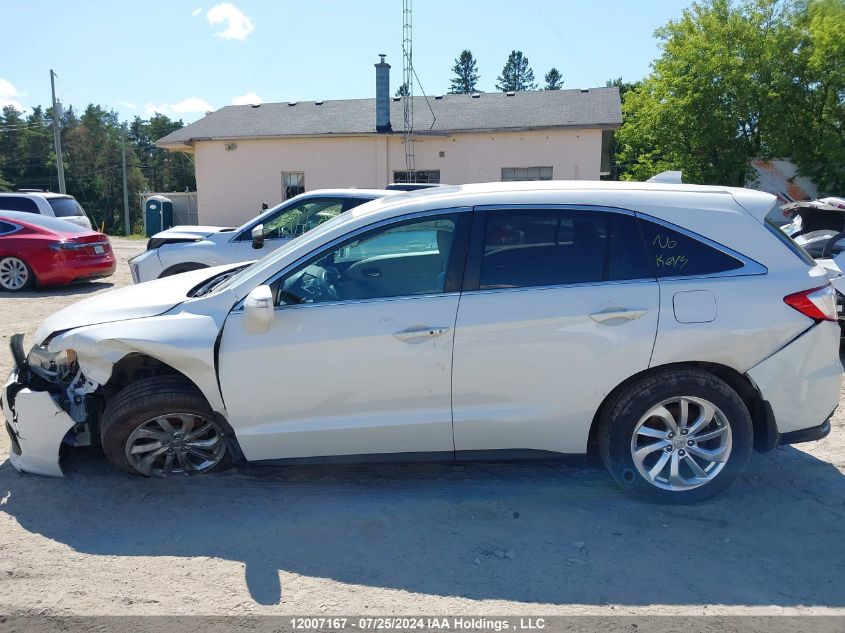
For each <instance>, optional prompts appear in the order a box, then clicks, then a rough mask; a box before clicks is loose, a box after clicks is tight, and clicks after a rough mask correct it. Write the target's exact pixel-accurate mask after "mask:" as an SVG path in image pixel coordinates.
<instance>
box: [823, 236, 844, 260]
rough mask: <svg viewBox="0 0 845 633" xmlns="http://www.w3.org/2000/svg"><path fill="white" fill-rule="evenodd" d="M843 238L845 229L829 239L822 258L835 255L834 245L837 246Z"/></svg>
mask: <svg viewBox="0 0 845 633" xmlns="http://www.w3.org/2000/svg"><path fill="white" fill-rule="evenodd" d="M842 238H845V231H840V232H839V233H837V234H836V235H834V236H833V237H831V238H830V239H829V240H828V241H827V243H826V244H825V245H824V248H823V249H822V259H829V258H830V257H833V247H834V246H836V244H837V243H838V242H839V241H840V240H842ZM840 252H841V251H840Z"/></svg>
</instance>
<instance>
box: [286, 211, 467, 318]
mask: <svg viewBox="0 0 845 633" xmlns="http://www.w3.org/2000/svg"><path fill="white" fill-rule="evenodd" d="M457 225H458V218H457V215H456V214H450V215H439V216H432V217H427V218H422V219H417V220H412V221H405V222H401V223H398V224H391V225H390V226H387V227H381V228H379V229H374V230H372V231H369V232H367V233H364V234H363V235H361V236H360V237H357V238H354V239H352V240H350V241H347V242H345V243H344V244H342V245H341V246H338V247H334V248H332V249H330V250H329V251H328V252H325V251H324V252H323V253H321V254H319V255H318V256H317V257H316V258H314V259H312V260H311V261H310V262H308V263H307V264H305V265H304V266H301V267H299V268H297V269H296V270H294V271H293V272H291V273H288V274H287V275H285V276H284V277H282V278H281V279H280V280H278V281H277V282H275V284H274V291H275V294H276V304H277V305H285V304H299V303H324V302H327V301H344V300H362V299H377V298H386V297H400V296H412V295H425V294H437V293H441V292H443V291H444V288H445V284H446V275H447V273H448V272H449V262H450V257H451V253H452V244H453V243H454V237H455V231H456V228H457Z"/></svg>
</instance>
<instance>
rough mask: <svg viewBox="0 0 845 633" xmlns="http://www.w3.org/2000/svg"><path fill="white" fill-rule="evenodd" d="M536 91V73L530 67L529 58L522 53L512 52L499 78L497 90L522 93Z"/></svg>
mask: <svg viewBox="0 0 845 633" xmlns="http://www.w3.org/2000/svg"><path fill="white" fill-rule="evenodd" d="M536 89H537V84H536V83H534V71H533V70H531V66H529V65H528V58H527V57H525V56H524V55H523V54H522V51H511V54H510V55H508V61H507V62H506V63H505V66H504V68H502V74H501V75H499V77H498V78H497V83H496V90H501V91H502V92H522V91H525V90H536Z"/></svg>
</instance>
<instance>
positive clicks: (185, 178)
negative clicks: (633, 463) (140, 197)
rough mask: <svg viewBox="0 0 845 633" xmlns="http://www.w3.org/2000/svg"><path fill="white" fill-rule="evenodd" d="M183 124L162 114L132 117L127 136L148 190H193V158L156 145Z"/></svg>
mask: <svg viewBox="0 0 845 633" xmlns="http://www.w3.org/2000/svg"><path fill="white" fill-rule="evenodd" d="M182 127H184V123H182V121H181V120H178V121H174V120H172V119H170V118H169V117H167V116H165V115H164V114H160V113H158V112H157V113H155V114H153V116H151V117H150V118H149V120H144V119H141V118H140V117H135V118H134V119H133V121H132V123H130V124H129V131H128V134H127V138H129V139H130V141H131V142H132V144H133V145H134V146H135V151H136V152H137V154H138V159H139V161H140V162H139V168H140V169H141V170H142V171H143V172H144V175H145V177H146V180H147V183H148V187H149V190H151V191H156V192H158V191H162V192H166V191H185V190H190V191H193V190H195V189H196V179H195V175H194V158H193V155H191V154H185V153H183V152H169V151H167V150H165V149H162V148H160V147H156V144H155V143H156V141H157V140H158V139H160V138H163V137H165V136H167V135H168V134H170V133H171V132H175V131H176V130H178V129H180V128H182Z"/></svg>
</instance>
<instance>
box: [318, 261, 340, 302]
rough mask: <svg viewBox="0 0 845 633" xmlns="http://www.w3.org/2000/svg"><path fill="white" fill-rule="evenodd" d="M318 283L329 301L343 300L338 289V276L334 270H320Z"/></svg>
mask: <svg viewBox="0 0 845 633" xmlns="http://www.w3.org/2000/svg"><path fill="white" fill-rule="evenodd" d="M320 283H321V285H322V286H323V291H324V294H325V296H327V297H328V298H329V299H330V300H331V301H340V300H341V299H342V298H343V297H342V296H341V289H340V288H341V285H340V275H339V274H338V272H337V271H336V270H335V269H334V268H323V269H322V272H321V273H320Z"/></svg>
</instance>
